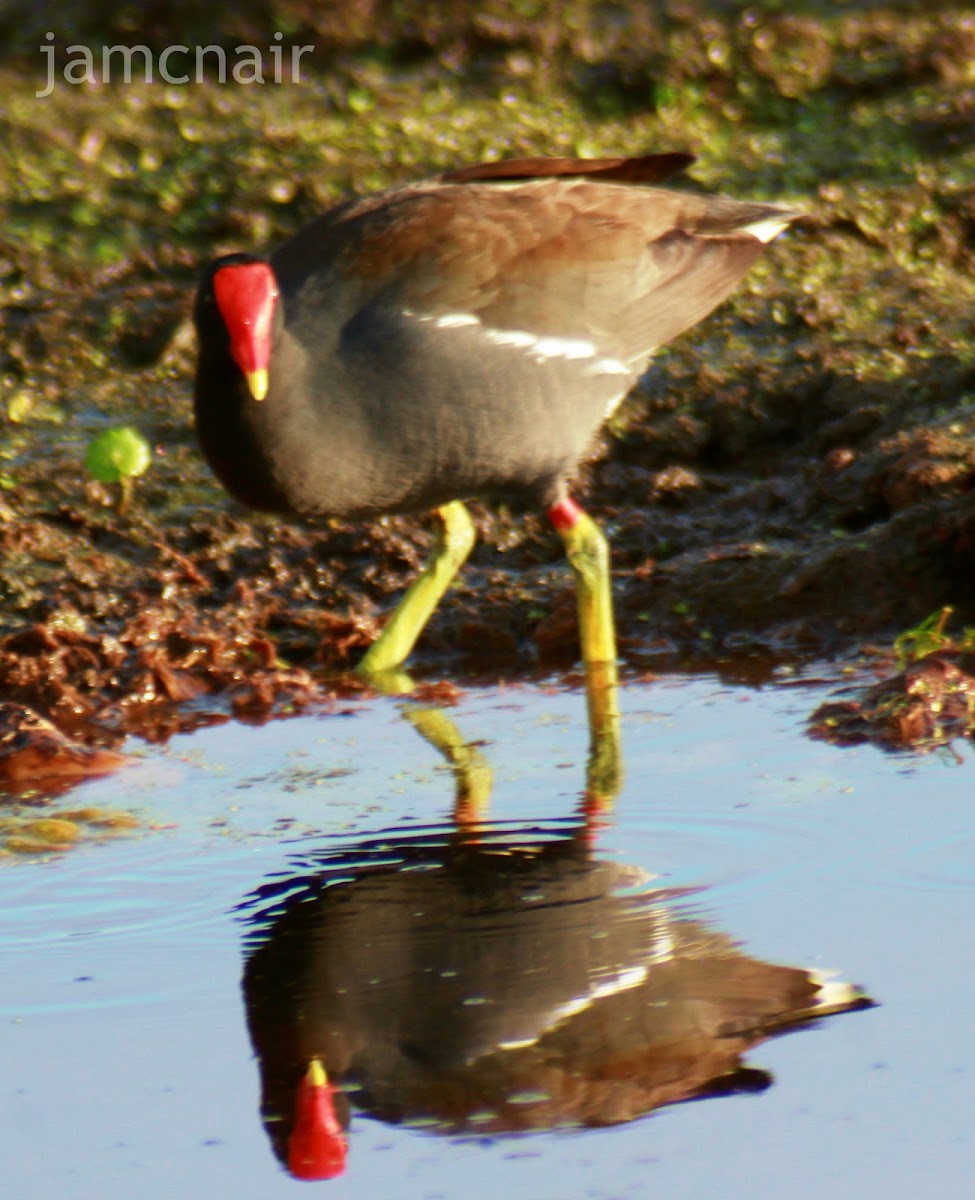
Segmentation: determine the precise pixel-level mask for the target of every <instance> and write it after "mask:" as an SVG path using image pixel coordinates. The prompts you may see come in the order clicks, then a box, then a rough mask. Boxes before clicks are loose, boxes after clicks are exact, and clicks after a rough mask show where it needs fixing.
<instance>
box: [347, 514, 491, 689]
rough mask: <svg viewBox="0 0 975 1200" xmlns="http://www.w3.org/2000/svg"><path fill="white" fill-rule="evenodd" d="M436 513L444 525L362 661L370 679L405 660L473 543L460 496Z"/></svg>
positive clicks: (362, 669)
mask: <svg viewBox="0 0 975 1200" xmlns="http://www.w3.org/2000/svg"><path fill="white" fill-rule="evenodd" d="M437 515H438V516H439V518H440V520H441V522H442V528H441V529H440V530H439V531H438V533H437V540H436V542H435V543H434V547H433V553H432V554H431V555H430V559H429V561H428V562H427V564H426V566H425V567H424V568H423V571H422V572H421V573H420V575H419V576H418V577H417V579H416V580H415V581H414V583H413V586H412V587H411V588H410V590H409V591H408V592H407V593H406V595H405V596H404V597H403V599H402V600H401V601H400V602H399V605H398V606H397V608H396V611H395V612H394V613H393V615H392V616H391V617H390V618H389V620H388V621H387V623H386V628H385V629H384V630H383V631H382V633H381V634H380V635H379V637H378V638H377V639H376V641H375V642H374V643H373V644H372V645H371V646H370V647H369V649H368V650H367V651H366V654H365V656H364V657H363V659H362V661H361V662H360V663H359V666H358V672H359V674H360V675H362V676H364V677H365V678H366V679H368V680H369V681H370V682H375V680H376V676H378V675H381V674H382V673H383V672H386V671H392V670H395V668H397V667H399V666H401V665H402V664H403V663H404V662H405V661H406V659H407V658H408V657H409V655H410V653H411V652H412V650H413V647H414V646H415V645H416V641H417V638H418V637H419V636H420V634H421V633H422V632H423V629H424V627H425V626H426V623H427V621H429V620H430V617H431V616H432V614H433V610H434V609H435V608H436V607H437V605H438V604H439V602H440V598H441V597H442V596H443V594H444V592H445V591H446V590H447V588H448V587H450V584H451V582H452V581H453V579H454V577H455V576H456V574H457V572H458V571H459V570H460V568H461V567H462V566H463V565H464V560H465V559H466V558H467V556H468V554H470V552H471V547H472V546H473V545H474V524H473V522H472V521H471V518H470V514H469V513H468V511H467V509H466V508H465V507H464V506H463V504H461V502H460V501H459V500H452V501H451V502H450V503H449V504H444V505H442V506H441V507H440V508H438V509H437Z"/></svg>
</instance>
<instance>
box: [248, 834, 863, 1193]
mask: <svg viewBox="0 0 975 1200" xmlns="http://www.w3.org/2000/svg"><path fill="white" fill-rule="evenodd" d="M590 835H591V830H590V829H589V827H588V825H587V824H586V823H585V821H584V820H579V819H574V820H568V821H566V820H565V819H564V818H563V819H560V820H559V821H557V822H553V823H552V824H551V825H546V826H544V827H540V826H539V825H538V824H536V823H531V824H528V823H514V824H512V825H502V824H500V823H494V824H492V825H491V826H490V827H487V826H481V828H480V829H479V830H477V831H476V832H474V831H469V832H467V833H465V832H464V831H462V830H456V829H452V828H451V827H449V826H436V825H434V826H427V827H426V828H424V829H423V830H416V829H405V828H403V827H400V828H391V829H385V830H382V831H377V832H376V833H373V834H369V835H366V836H365V837H356V838H353V839H348V840H336V841H334V842H333V844H332V845H330V846H329V847H328V849H325V850H311V851H310V852H308V851H307V850H306V851H302V852H301V854H300V855H298V856H296V857H295V859H294V860H292V864H291V865H290V866H289V867H288V868H287V869H285V870H283V871H281V872H280V873H279V874H277V875H276V876H275V877H273V878H272V879H269V880H267V881H266V882H264V883H263V884H262V885H260V887H259V888H258V889H257V890H256V891H255V892H254V893H252V895H251V896H250V897H248V899H247V900H245V901H244V902H243V903H242V904H241V905H240V906H239V908H238V914H239V915H240V916H241V917H243V918H244V919H245V920H246V923H247V933H246V938H245V966H244V970H243V974H242V980H241V983H242V993H243V999H244V1004H245V1009H246V1015H247V1024H248V1030H249V1033H250V1038H251V1043H252V1046H253V1049H254V1055H255V1059H256V1062H257V1065H258V1068H259V1072H260V1079H261V1115H262V1120H263V1123H264V1126H265V1129H266V1131H267V1133H268V1135H269V1138H270V1140H271V1145H272V1148H273V1150H274V1153H275V1155H276V1157H278V1159H279V1160H280V1161H281V1162H282V1163H284V1164H286V1165H287V1168H288V1170H289V1171H290V1172H291V1173H292V1174H293V1175H295V1176H297V1177H300V1178H304V1179H312V1178H334V1177H335V1176H336V1175H339V1174H341V1173H342V1172H343V1171H344V1170H345V1169H346V1167H347V1162H348V1151H349V1142H348V1135H347V1130H348V1127H349V1125H350V1123H352V1121H353V1117H354V1115H355V1114H356V1113H360V1114H362V1113H364V1114H368V1115H370V1116H372V1117H374V1118H377V1119H379V1120H382V1121H386V1122H389V1123H391V1124H407V1125H410V1126H413V1127H414V1128H419V1129H425V1130H427V1131H431V1132H438V1133H455V1134H461V1135H467V1136H471V1135H477V1136H482V1137H491V1136H499V1135H504V1134H509V1133H527V1132H531V1131H537V1130H545V1129H551V1128H560V1127H561V1128H564V1127H566V1126H604V1125H610V1124H616V1123H619V1122H625V1121H631V1120H635V1119H637V1118H639V1117H642V1116H645V1115H646V1114H648V1113H649V1112H651V1111H652V1110H654V1109H656V1108H658V1107H660V1106H661V1105H664V1104H674V1103H677V1102H679V1101H683V1100H689V1099H696V1098H701V1097H706V1096H712V1095H724V1094H730V1093H733V1092H736V1091H757V1090H762V1089H764V1088H765V1087H768V1086H769V1084H770V1083H771V1082H772V1077H771V1076H770V1075H769V1074H768V1073H767V1072H765V1071H762V1070H761V1069H760V1068H757V1067H752V1066H750V1065H748V1064H747V1063H746V1062H744V1061H743V1060H744V1056H745V1054H746V1053H747V1051H748V1050H750V1049H751V1048H752V1047H754V1046H757V1045H758V1044H760V1043H761V1042H763V1041H764V1040H765V1039H766V1038H769V1037H772V1036H775V1035H776V1034H780V1033H785V1032H788V1031H789V1030H791V1029H794V1028H801V1027H804V1026H806V1025H807V1024H809V1023H811V1022H813V1021H815V1020H817V1019H819V1018H821V1017H826V1016H830V1015H833V1014H839V1013H844V1012H852V1011H856V1010H859V1009H864V1008H869V1007H871V1006H872V1004H873V1001H872V1000H871V999H870V998H869V997H868V996H867V995H866V994H865V993H864V991H863V990H862V989H861V988H859V987H857V986H855V985H853V984H850V983H847V982H845V981H843V980H842V979H840V978H831V977H829V976H828V975H826V974H824V973H820V972H818V971H814V970H808V969H804V968H802V967H793V966H788V965H784V964H779V963H772V962H767V961H764V960H762V959H759V958H757V957H755V956H753V955H750V954H747V953H746V952H745V951H744V949H743V948H742V946H741V943H740V942H739V941H738V940H737V939H736V938H734V937H732V936H730V935H728V934H725V933H723V932H721V931H720V930H718V929H716V928H714V927H713V926H712V925H711V923H710V922H709V921H708V920H707V919H706V918H702V917H701V915H700V910H699V908H698V907H697V906H695V908H694V909H693V910H692V909H689V908H688V906H687V900H688V897H687V895H686V893H685V892H683V891H682V890H681V889H678V888H661V887H655V886H654V884H653V877H652V876H648V875H647V874H646V873H645V872H644V871H643V870H642V868H640V867H638V866H636V865H633V864H628V863H626V862H621V861H619V860H618V859H617V858H615V857H613V858H607V857H605V856H603V855H601V854H598V853H597V852H596V851H595V848H594V847H593V844H592V841H591V836H590Z"/></svg>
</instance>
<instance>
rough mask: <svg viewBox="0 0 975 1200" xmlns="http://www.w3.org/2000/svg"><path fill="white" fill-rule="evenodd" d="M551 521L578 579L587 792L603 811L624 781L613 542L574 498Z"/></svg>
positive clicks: (553, 509)
mask: <svg viewBox="0 0 975 1200" xmlns="http://www.w3.org/2000/svg"><path fill="white" fill-rule="evenodd" d="M548 517H549V520H550V521H551V522H552V524H553V525H554V526H555V528H556V529H557V530H558V532H559V534H560V536H561V538H562V541H563V542H564V543H565V551H566V555H567V557H568V559H569V565H570V566H571V568H572V572H573V574H574V575H575V578H576V592H577V596H578V605H579V643H580V647H581V650H582V660H583V663H584V664H585V668H586V703H587V707H588V711H589V737H590V745H589V767H588V771H587V785H586V790H587V793H588V801H589V805H590V806H591V807H593V808H595V809H596V810H598V809H600V808H603V807H605V806H607V805H609V804H611V803H612V802H613V800H614V799H615V798H616V796H617V794H618V793H619V790H620V787H621V786H622V781H623V766H622V758H621V754H620V710H619V698H618V695H617V673H616V632H615V628H614V624H613V589H612V580H611V578H610V573H609V543H608V542H607V541H606V538H605V536H604V535H603V532H602V530H601V529H600V528H599V526H598V525H597V524H596V522H595V521H594V520H593V519H592V517H590V516H589V515H588V513H586V512H584V511H583V510H582V509H581V508H580V507H579V505H578V504H576V503H575V501H574V500H572V499H571V498H570V497H568V496H566V497H564V498H563V499H562V500H560V501H558V502H557V503H556V504H553V505H552V506H551V508H549V510H548Z"/></svg>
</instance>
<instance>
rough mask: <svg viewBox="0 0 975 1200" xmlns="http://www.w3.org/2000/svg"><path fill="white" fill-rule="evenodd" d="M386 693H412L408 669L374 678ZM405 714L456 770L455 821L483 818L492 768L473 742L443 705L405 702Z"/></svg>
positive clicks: (489, 795)
mask: <svg viewBox="0 0 975 1200" xmlns="http://www.w3.org/2000/svg"><path fill="white" fill-rule="evenodd" d="M371 682H372V684H373V686H374V687H376V688H377V690H379V691H381V692H382V693H383V694H384V695H386V696H408V695H409V694H410V693H411V692H412V691H413V689H414V686H415V685H414V683H413V680H412V679H411V678H410V676H409V675H408V674H407V673H406V672H405V671H383V672H381V673H380V674H379V675H377V676H375V677H373V678H372V680H371ZM402 711H403V716H404V717H405V718H406V720H407V721H409V723H410V724H411V725H412V726H413V728H414V729H415V730H416V731H417V733H419V734H420V736H421V737H422V738H424V739H425V740H426V741H428V742H429V743H430V745H431V746H433V747H434V749H435V750H437V751H439V753H440V754H442V755H443V757H444V759H445V760H446V761H447V763H448V764H449V766H450V768H451V770H452V771H453V773H454V785H455V793H454V821H455V822H456V824H457V825H459V826H464V825H469V824H471V823H472V822H476V821H478V820H479V819H480V818H481V817H483V815H484V812H485V810H486V809H487V806H488V803H489V801H490V799H491V787H492V784H493V776H492V772H491V767H490V765H489V764H488V762H487V760H486V759H485V757H484V755H483V754H482V753H481V752H480V750H479V749H478V748H477V746H476V745H475V744H474V743H472V742H465V741H464V738H463V736H462V734H461V732H460V730H459V729H458V728H457V726H456V725H455V724H454V722H453V721H452V720H451V719H450V717H448V716H447V714H446V713H445V712H444V710H443V709H442V708H436V707H430V706H423V705H416V706H414V705H412V704H409V705H404V706H403V710H402Z"/></svg>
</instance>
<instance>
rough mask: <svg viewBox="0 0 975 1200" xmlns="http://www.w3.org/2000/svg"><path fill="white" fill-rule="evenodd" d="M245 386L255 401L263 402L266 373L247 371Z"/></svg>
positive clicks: (265, 388)
mask: <svg viewBox="0 0 975 1200" xmlns="http://www.w3.org/2000/svg"><path fill="white" fill-rule="evenodd" d="M247 386H248V387H249V388H250V392H251V395H252V396H253V397H254V399H255V400H263V399H264V397H265V396H266V395H267V371H264V370H260V371H248V372H247Z"/></svg>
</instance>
